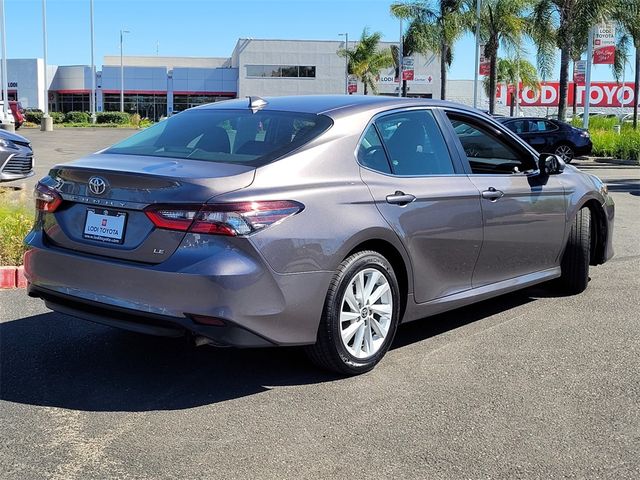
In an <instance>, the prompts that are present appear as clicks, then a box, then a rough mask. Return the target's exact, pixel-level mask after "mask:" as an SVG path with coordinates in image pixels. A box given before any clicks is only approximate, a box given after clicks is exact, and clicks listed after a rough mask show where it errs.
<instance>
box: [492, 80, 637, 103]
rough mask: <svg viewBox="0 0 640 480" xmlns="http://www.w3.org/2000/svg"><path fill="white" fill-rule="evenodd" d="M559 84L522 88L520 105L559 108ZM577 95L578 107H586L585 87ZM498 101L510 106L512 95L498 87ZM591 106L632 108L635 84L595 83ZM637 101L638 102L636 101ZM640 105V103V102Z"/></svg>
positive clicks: (580, 86)
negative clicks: (623, 106) (536, 88)
mask: <svg viewBox="0 0 640 480" xmlns="http://www.w3.org/2000/svg"><path fill="white" fill-rule="evenodd" d="M558 85H559V84H558V82H546V83H543V84H541V85H540V88H539V89H538V90H537V91H536V90H533V89H531V88H529V87H524V88H521V90H520V104H521V105H522V106H523V107H557V106H558V96H559V95H558V91H559V86H558ZM573 87H574V84H573V83H570V84H569V89H568V92H567V94H568V95H567V97H568V98H567V104H568V105H572V104H573V92H574V88H573ZM575 91H576V95H577V105H578V106H580V107H582V106H584V97H585V86H584V85H580V84H578V86H577V88H576V89H575ZM496 93H497V95H496V96H497V99H498V100H499V101H503V102H505V103H504V104H505V105H509V101H510V94H509V92H507V89H506V88H505V87H504V85H498V89H497V92H496ZM589 96H590V97H591V101H590V103H589V104H590V105H591V106H593V107H620V106H621V105H622V102H624V104H625V106H631V105H633V102H634V98H633V97H634V95H633V83H625V84H624V85H623V84H622V83H620V84H618V83H615V82H593V83H592V84H591V91H590V95H589ZM636 101H637V100H636ZM639 104H640V102H639Z"/></svg>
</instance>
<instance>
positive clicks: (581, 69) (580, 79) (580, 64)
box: [573, 60, 587, 83]
mask: <svg viewBox="0 0 640 480" xmlns="http://www.w3.org/2000/svg"><path fill="white" fill-rule="evenodd" d="M586 69H587V62H586V60H578V61H577V62H573V81H574V82H575V83H584V80H585V71H586Z"/></svg>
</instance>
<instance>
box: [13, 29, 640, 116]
mask: <svg viewBox="0 0 640 480" xmlns="http://www.w3.org/2000/svg"><path fill="white" fill-rule="evenodd" d="M391 45H394V44H393V43H390V42H383V43H382V44H381V47H383V48H387V47H389V46H391ZM349 46H350V48H353V47H354V43H351V42H350V44H349ZM344 48H345V43H344V42H342V41H332V40H319V41H318V40H260V39H252V38H241V39H239V40H238V41H237V43H236V45H235V48H234V49H233V52H232V53H231V56H229V57H222V58H215V57H199V58H196V57H161V56H147V57H143V56H126V57H124V61H123V67H122V69H121V66H120V56H105V57H104V59H103V62H102V67H101V68H100V69H98V70H97V71H96V110H97V111H99V112H100V111H118V110H120V88H121V80H120V78H121V74H123V75H124V82H123V85H124V108H125V111H126V112H130V113H136V112H137V113H139V114H140V115H141V116H142V117H147V118H151V119H153V120H157V119H158V118H160V117H162V116H168V115H171V114H172V113H174V112H179V111H182V110H184V109H186V108H190V107H193V106H196V105H201V104H203V103H210V102H217V101H220V100H226V99H229V98H243V97H245V96H248V95H257V96H279V95H308V94H342V93H345V88H346V85H345V83H346V81H345V80H346V79H345V59H344V57H341V56H339V55H338V51H340V50H342V49H344ZM412 64H413V70H412V71H411V74H410V78H411V79H408V80H407V94H408V96H410V97H423V98H439V97H440V62H439V58H438V57H437V56H436V55H434V54H431V55H420V54H416V55H414V56H413V57H412ZM7 73H8V95H9V99H10V100H19V101H20V102H21V104H22V106H23V107H25V108H39V109H41V110H42V109H44V105H45V101H48V102H49V109H50V110H51V111H54V112H69V111H78V110H79V111H89V98H90V94H91V67H90V66H88V65H60V66H55V65H49V66H48V67H47V76H46V77H47V82H48V88H47V96H48V98H45V88H44V83H45V75H44V73H45V66H44V62H43V60H42V59H39V58H35V59H9V60H8V66H7ZM350 90H352V93H354V94H362V93H364V88H363V85H362V84H361V83H354V84H352V85H351V86H350ZM377 90H378V93H379V94H382V95H397V94H398V82H397V75H396V71H395V68H394V67H390V68H388V69H385V70H383V71H382V72H381V74H380V76H379V78H378V80H377ZM509 95H510V94H509V93H508V92H507V89H506V88H505V87H504V86H500V85H499V86H498V92H497V99H496V100H497V106H496V110H497V112H498V113H502V114H508V113H509V103H510V97H509ZM572 95H573V85H572V84H571V85H570V86H569V96H570V97H572ZM576 97H577V104H578V106H580V107H581V106H582V104H583V100H584V85H578V87H577V88H576ZM633 97H634V92H633V85H632V84H630V83H627V84H626V85H622V84H617V83H614V82H600V83H598V82H596V83H594V84H593V86H592V90H591V105H592V111H595V112H597V111H606V112H608V113H612V112H615V113H618V112H621V111H622V110H623V108H624V110H625V111H630V109H631V106H632V104H633V101H634V98H633ZM447 98H448V99H449V100H452V101H456V102H460V103H464V104H467V105H471V104H473V81H472V80H449V81H448V82H447ZM557 98H558V85H557V82H547V83H545V85H543V86H542V88H541V89H539V90H537V91H532V90H531V89H524V91H523V92H522V100H521V106H522V111H523V112H524V113H525V114H526V115H536V116H537V115H540V116H544V115H547V114H549V113H554V112H555V110H556V107H557V104H558V103H557ZM571 100H572V98H570V99H569V105H571V103H572V102H571ZM478 106H479V108H482V109H488V108H489V102H488V98H487V95H486V94H485V93H484V92H483V91H482V89H480V95H479V104H478ZM612 107H613V108H612Z"/></svg>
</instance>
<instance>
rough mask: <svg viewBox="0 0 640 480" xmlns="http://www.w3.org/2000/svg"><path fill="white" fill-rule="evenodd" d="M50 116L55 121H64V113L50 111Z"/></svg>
mask: <svg viewBox="0 0 640 480" xmlns="http://www.w3.org/2000/svg"><path fill="white" fill-rule="evenodd" d="M49 116H50V117H51V118H52V119H53V123H64V113H62V112H49Z"/></svg>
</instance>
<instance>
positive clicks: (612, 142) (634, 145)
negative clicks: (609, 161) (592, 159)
mask: <svg viewBox="0 0 640 480" xmlns="http://www.w3.org/2000/svg"><path fill="white" fill-rule="evenodd" d="M589 130H590V133H591V141H592V142H593V155H595V156H598V157H615V158H621V159H623V160H636V159H638V158H639V157H640V130H633V129H632V128H623V130H622V132H621V133H620V134H617V133H615V132H614V131H613V129H608V130H605V129H602V130H592V129H589Z"/></svg>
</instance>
